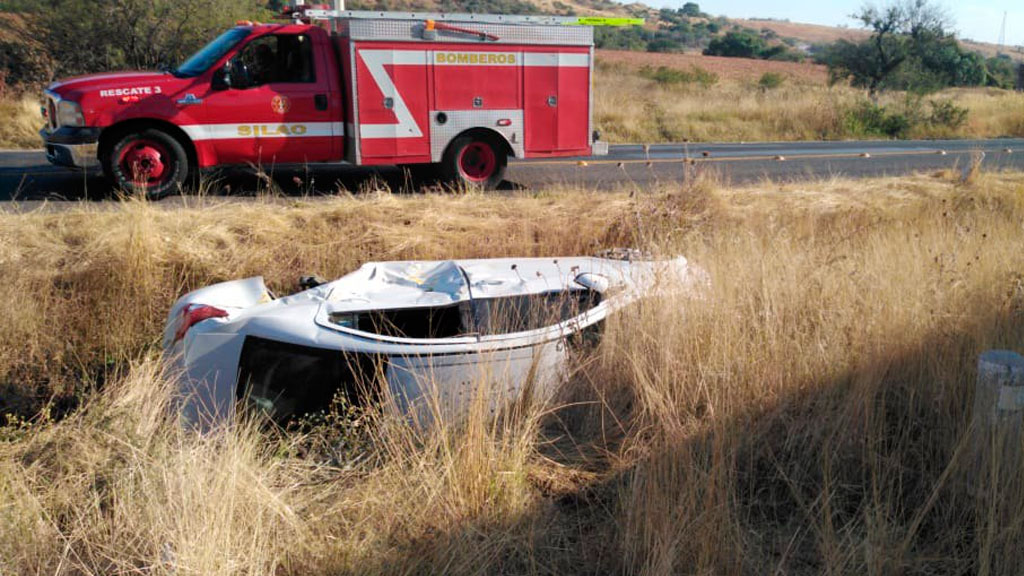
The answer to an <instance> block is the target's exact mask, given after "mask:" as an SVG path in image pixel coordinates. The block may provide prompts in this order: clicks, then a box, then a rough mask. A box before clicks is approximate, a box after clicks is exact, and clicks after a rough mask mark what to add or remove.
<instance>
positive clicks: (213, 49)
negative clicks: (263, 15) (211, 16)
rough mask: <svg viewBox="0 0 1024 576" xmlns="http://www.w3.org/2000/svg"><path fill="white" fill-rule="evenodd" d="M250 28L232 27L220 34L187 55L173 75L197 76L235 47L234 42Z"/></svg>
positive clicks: (243, 36)
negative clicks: (190, 54)
mask: <svg viewBox="0 0 1024 576" xmlns="http://www.w3.org/2000/svg"><path fill="white" fill-rule="evenodd" d="M250 32H251V30H249V29H248V28H232V29H231V30H228V31H227V32H225V33H223V34H221V35H220V36H218V37H217V38H216V39H214V40H213V41H212V42H210V43H209V44H207V45H206V46H204V47H203V48H202V50H200V51H199V52H196V53H195V54H193V55H192V56H189V58H188V60H185V62H184V63H182V65H181V66H178V68H177V69H176V70H174V71H173V73H174V75H175V76H178V77H179V78H193V77H195V76H199V75H200V74H202V73H203V72H206V71H207V70H209V69H210V66H213V64H214V63H215V62H217V60H220V58H221V57H222V56H224V55H225V54H227V52H228V50H231V49H232V48H234V47H235V45H236V44H238V43H239V42H241V41H242V40H243V39H244V38H245V37H246V36H248V35H249V33H250Z"/></svg>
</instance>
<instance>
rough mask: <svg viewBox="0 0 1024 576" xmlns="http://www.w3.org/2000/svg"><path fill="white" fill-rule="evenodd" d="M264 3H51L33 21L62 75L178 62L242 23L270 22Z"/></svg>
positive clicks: (144, 0)
mask: <svg viewBox="0 0 1024 576" xmlns="http://www.w3.org/2000/svg"><path fill="white" fill-rule="evenodd" d="M265 6H266V3H265V2H263V1H261V0H241V1H233V0H106V1H102V0H49V1H47V2H45V3H42V4H41V5H40V6H39V7H40V11H39V12H38V13H37V14H35V15H34V17H33V18H32V32H33V35H34V36H35V37H37V38H39V39H40V42H41V43H42V44H43V45H44V46H46V47H47V49H48V50H49V51H50V54H51V55H52V56H53V59H54V62H55V63H56V67H57V69H56V73H57V75H58V76H66V75H70V74H82V73H91V72H100V71H105V70H117V69H123V68H155V67H157V66H158V65H160V64H176V63H178V62H180V61H181V60H183V59H184V58H185V57H186V56H187V55H188V54H190V53H192V52H194V51H195V50H197V49H199V48H200V47H202V46H203V45H204V44H206V43H207V42H208V41H209V40H211V39H213V37H214V36H216V35H217V34H218V33H219V32H221V31H222V30H224V29H226V28H227V27H228V26H231V25H232V24H233V23H234V22H235V21H237V20H242V19H262V20H265V19H267V17H268V16H270V14H269V12H267V11H266V10H265V8H264V7H265Z"/></svg>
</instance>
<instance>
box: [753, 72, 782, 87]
mask: <svg viewBox="0 0 1024 576" xmlns="http://www.w3.org/2000/svg"><path fill="white" fill-rule="evenodd" d="M785 81H786V78H785V77H784V76H783V75H782V74H778V73H776V72H765V73H764V74H762V75H761V79H760V80H758V81H757V86H758V88H760V89H761V90H762V91H766V90H774V89H776V88H778V87H779V86H782V83H783V82H785Z"/></svg>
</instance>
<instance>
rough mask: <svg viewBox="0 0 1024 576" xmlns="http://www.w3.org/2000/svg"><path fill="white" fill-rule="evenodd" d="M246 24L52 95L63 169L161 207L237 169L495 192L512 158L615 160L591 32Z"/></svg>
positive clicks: (507, 19) (346, 20)
mask: <svg viewBox="0 0 1024 576" xmlns="http://www.w3.org/2000/svg"><path fill="white" fill-rule="evenodd" d="M288 15H289V17H290V18H291V20H290V21H289V22H285V23H275V24H258V23H248V22H245V23H240V24H239V25H238V26H236V27H234V28H231V29H229V30H227V31H226V32H224V33H223V34H222V35H220V36H219V37H218V38H216V39H215V40H213V41H212V42H210V43H209V44H208V45H207V46H205V47H204V48H202V49H201V50H199V51H198V52H196V53H195V54H194V55H193V56H191V57H190V58H188V59H187V60H186V61H185V62H183V63H182V64H181V65H179V66H178V67H177V68H174V69H168V70H165V71H162V72H126V73H115V74H97V75H90V76H84V77H78V78H71V79H67V80H61V81H58V82H55V83H54V84H52V85H51V86H49V88H48V89H47V91H46V106H45V107H44V115H45V116H46V117H47V119H48V122H47V127H46V128H45V129H44V130H43V132H42V136H43V139H44V141H45V145H46V151H47V157H48V158H49V160H50V161H51V162H52V163H54V164H58V165H63V166H69V167H75V168H89V167H102V169H103V171H104V173H105V174H106V175H107V176H108V177H109V178H110V179H111V180H112V182H113V184H114V185H115V186H119V187H121V188H124V189H129V190H141V191H144V192H145V193H146V194H148V195H149V196H151V197H161V196H164V195H167V194H170V193H173V192H175V191H178V190H180V189H181V187H182V186H183V185H185V183H186V182H188V180H189V179H190V178H192V177H194V176H195V175H196V174H197V173H198V172H199V171H200V170H203V169H208V168H214V167H220V166H229V165H252V164H254V165H261V166H270V165H281V164H315V163H348V164H352V165H364V166H372V165H388V164H392V165H411V164H421V165H435V166H436V167H437V168H438V169H439V170H440V171H441V173H442V174H443V175H444V176H445V177H446V178H447V179H448V180H450V181H453V182H455V183H462V184H470V185H479V186H484V187H493V186H495V185H497V184H499V183H500V182H501V181H502V178H503V174H504V170H505V166H506V164H507V160H508V157H510V156H514V157H517V158H537V157H556V156H578V155H591V154H594V153H602V152H606V150H607V146H606V145H604V143H602V142H598V141H597V135H596V133H595V132H594V130H593V124H592V108H593V96H592V90H591V86H592V82H591V76H592V72H593V62H594V57H593V56H594V54H593V28H591V27H590V26H585V25H569V24H574V23H575V22H574V19H569V18H556V17H545V16H535V17H532V16H519V17H516V16H497V15H479V14H417V13H395V12H356V11H334V10H325V9H308V8H299V9H294V10H291V11H289V14H288Z"/></svg>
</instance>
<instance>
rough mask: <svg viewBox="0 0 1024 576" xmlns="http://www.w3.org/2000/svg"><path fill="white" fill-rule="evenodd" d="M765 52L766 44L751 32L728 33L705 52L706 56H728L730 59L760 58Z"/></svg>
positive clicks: (717, 39) (713, 41)
mask: <svg viewBox="0 0 1024 576" xmlns="http://www.w3.org/2000/svg"><path fill="white" fill-rule="evenodd" d="M764 50H765V43H764V40H762V39H761V38H760V37H758V36H755V35H754V34H751V33H749V32H744V31H739V32H737V31H732V32H727V33H726V34H725V36H723V37H721V38H715V39H714V40H712V41H711V43H710V44H708V47H707V49H706V50H704V55H705V56H727V57H730V58H759V57H760V56H761V53H762V52H764Z"/></svg>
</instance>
